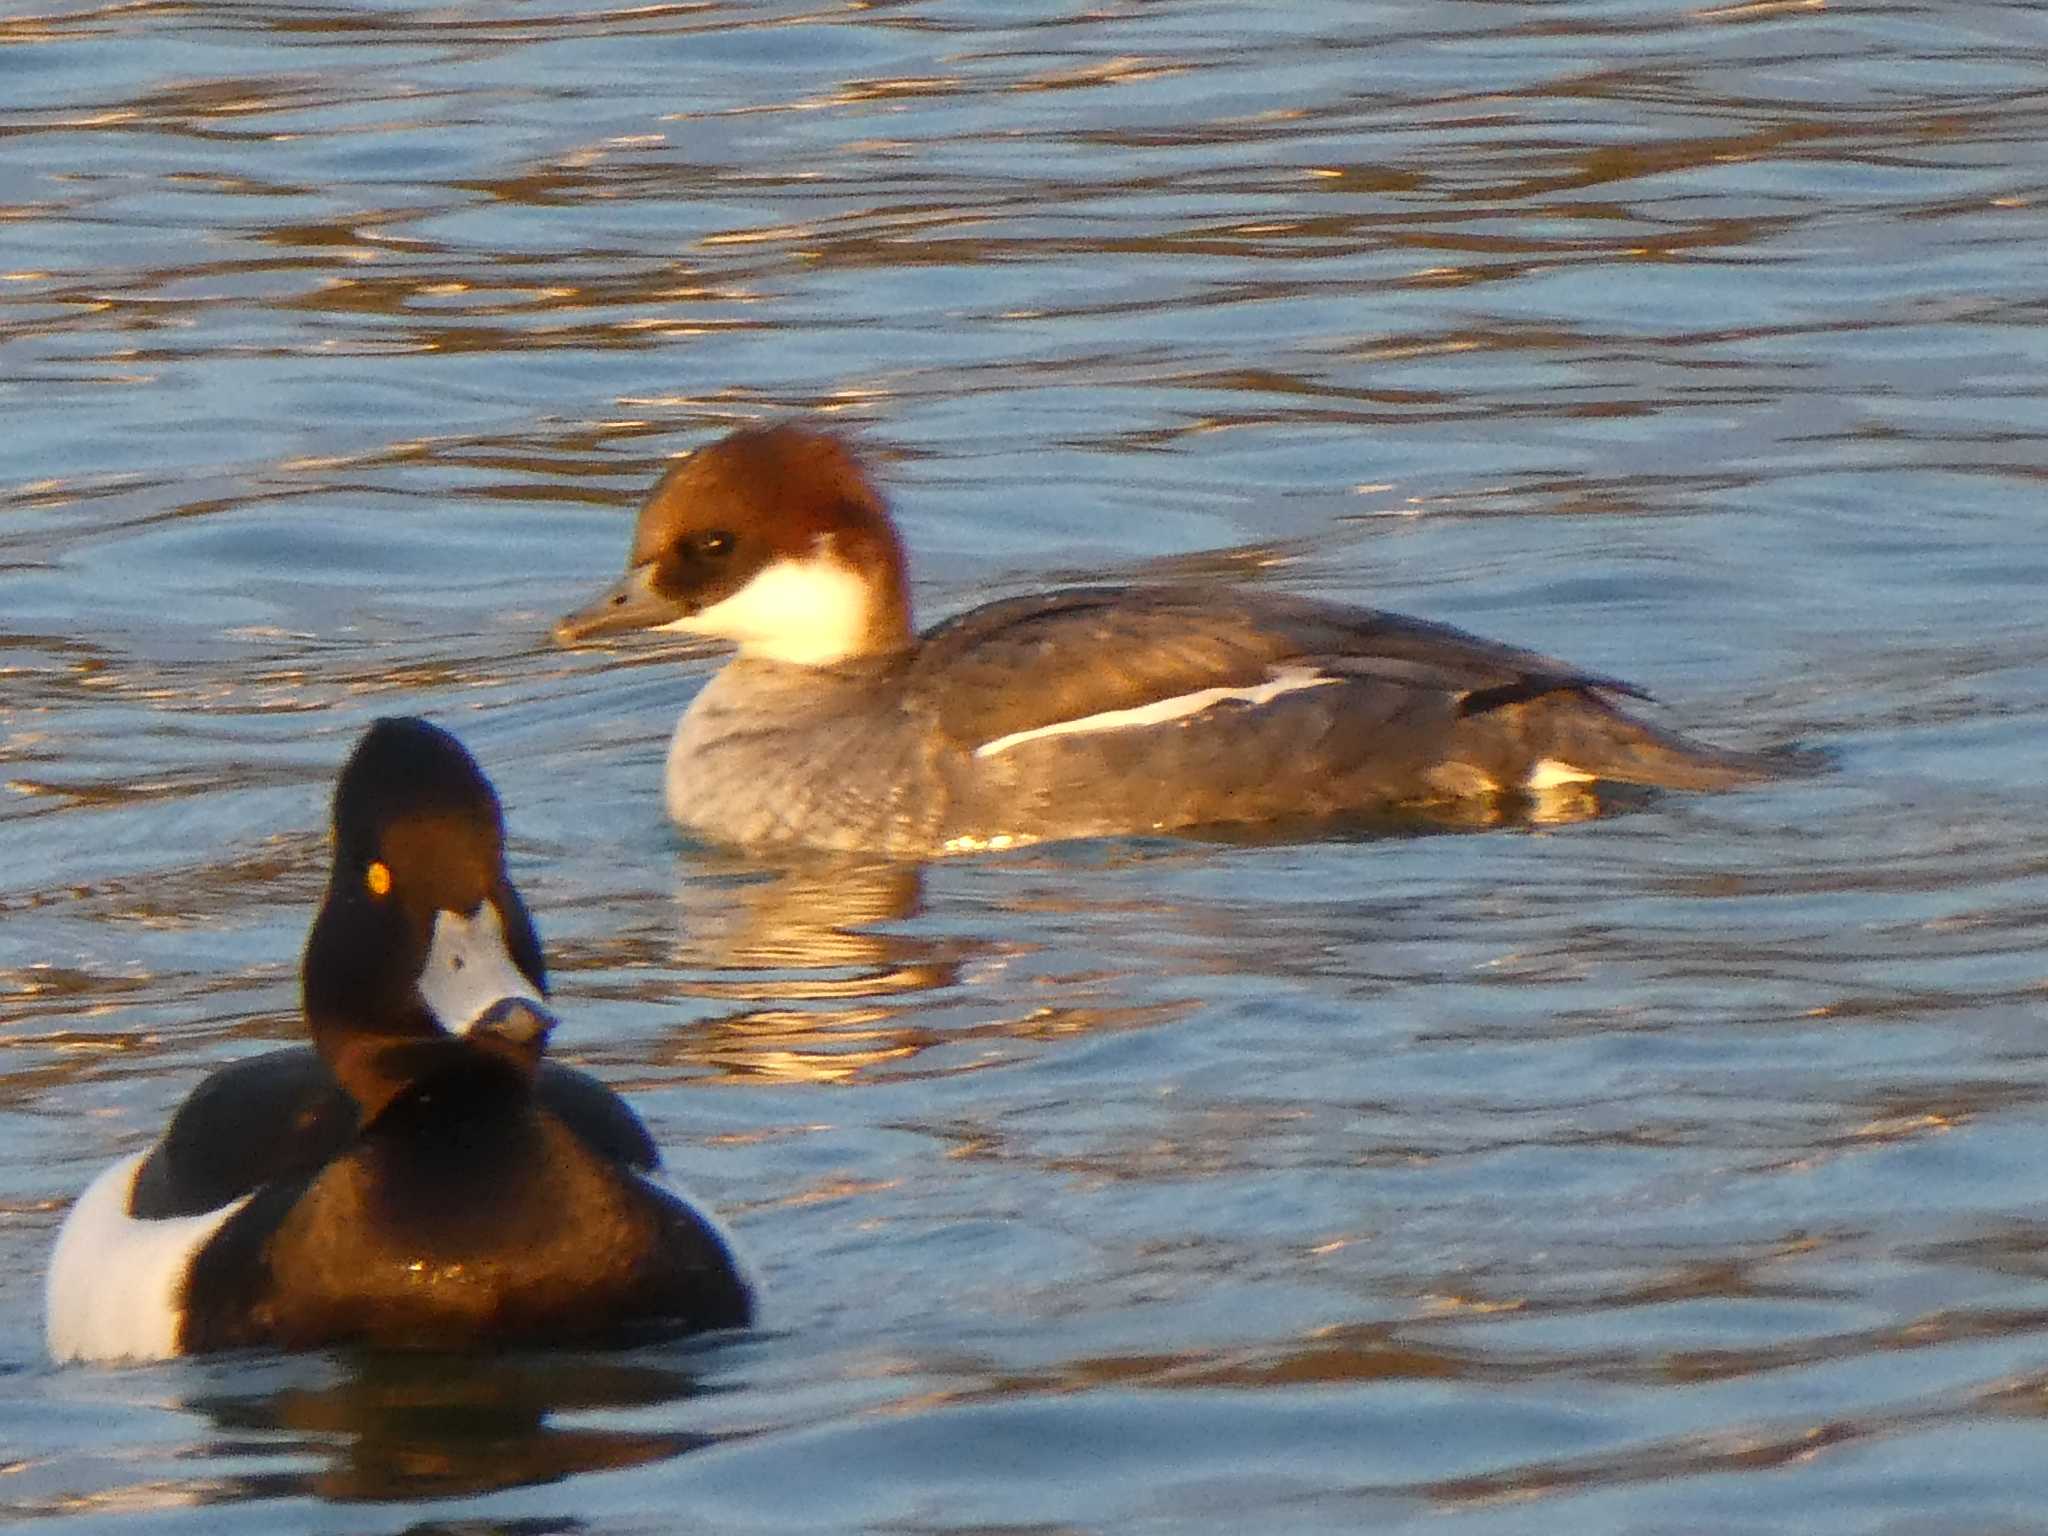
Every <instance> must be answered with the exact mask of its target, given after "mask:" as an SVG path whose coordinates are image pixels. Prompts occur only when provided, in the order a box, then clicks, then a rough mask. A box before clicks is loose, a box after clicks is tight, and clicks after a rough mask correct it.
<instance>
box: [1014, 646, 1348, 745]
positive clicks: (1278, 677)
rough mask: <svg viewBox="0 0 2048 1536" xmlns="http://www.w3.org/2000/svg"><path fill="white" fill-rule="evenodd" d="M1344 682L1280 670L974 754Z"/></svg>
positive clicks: (1058, 724) (1307, 671)
mask: <svg viewBox="0 0 2048 1536" xmlns="http://www.w3.org/2000/svg"><path fill="white" fill-rule="evenodd" d="M1342 681H1343V679H1342V678H1340V677H1327V676H1325V675H1324V674H1323V673H1321V672H1318V671H1316V670H1315V669H1314V668H1312V667H1275V668H1274V669H1273V670H1272V672H1271V674H1270V675H1269V680H1268V681H1266V682H1263V683H1254V684H1252V685H1251V686H1250V687H1247V688H1197V689H1196V690H1195V691H1194V692H1193V693H1177V694H1175V695H1173V697H1171V698H1167V699H1155V700H1153V701H1152V702H1151V703H1150V704H1140V705H1138V706H1137V707H1136V708H1134V709H1106V710H1104V711H1103V712H1102V713H1101V714H1099V715H1082V716H1080V717H1079V718H1077V719H1073V720H1058V721H1055V722H1054V723H1053V724H1051V725H1041V726H1038V727H1036V728H1035V729H1032V730H1028V731H1012V732H1011V733H1010V734H1009V735H1007V736H998V737H997V738H996V739H995V740H994V741H985V742H983V743H982V744H981V745H980V746H978V747H976V748H975V749H974V755H975V756H976V757H994V756H996V755H997V754H998V753H1002V752H1007V751H1009V750H1010V749H1011V748H1012V747H1020V746H1022V745H1023V744H1024V743H1025V742H1027V741H1038V740H1040V739H1041V738H1043V737H1047V736H1076V735H1081V734H1084V733H1088V732H1094V731H1135V730H1140V729H1142V728H1144V727H1145V726H1148V725H1164V724H1166V723H1167V722H1168V721H1171V720H1185V719H1187V718H1188V717H1189V716H1191V715H1199V714H1200V713H1202V711H1203V710H1205V709H1214V708H1215V707H1216V706H1217V705H1218V704H1229V703H1240V704H1253V705H1257V704H1270V703H1272V702H1273V700H1275V699H1277V698H1279V697H1280V696H1281V695H1282V694H1286V693H1299V692H1301V691H1302V690H1303V689H1306V688H1327V687H1329V686H1331V685H1332V684H1334V683H1340V682H1342Z"/></svg>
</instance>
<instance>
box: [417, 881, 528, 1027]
mask: <svg viewBox="0 0 2048 1536" xmlns="http://www.w3.org/2000/svg"><path fill="white" fill-rule="evenodd" d="M420 996H421V997H422V998H424V999H426V1004H427V1007H428V1009H429V1010H430V1011H431V1012H432V1013H433V1015H434V1017H435V1018H437V1019H439V1020H440V1021H441V1027H442V1028H443V1029H445V1030H447V1031H448V1032H449V1033H450V1034H456V1035H466V1034H468V1033H469V1031H470V1026H472V1025H473V1024H475V1023H476V1021H477V1020H478V1019H479V1018H481V1017H482V1016H483V1014H484V1013H485V1012H486V1011H487V1010H488V1009H490V1008H491V1007H492V1006H494V1005H495V1004H498V1003H502V1002H503V1001H504V1000H505V999H506V998H508V997H521V998H524V999H526V1001H528V1002H529V1003H537V1004H539V1005H540V1006H541V1007H543V1008H545V1007H546V1006H547V1000H546V999H545V998H543V997H542V996H541V995H540V992H539V990H538V989H537V988H536V987H535V986H534V984H533V983H532V982H530V981H528V980H527V979H526V972H524V971H522V970H520V969H519V967H518V966H517V965H515V964H514V963H513V961H512V954H511V951H509V950H507V949H506V948H505V921H504V919H503V918H501V917H499V916H498V904H497V903H496V902H493V901H487V902H485V903H484V904H483V905H482V906H480V907H478V908H477V909H476V913H475V915H474V916H471V917H464V916H463V915H462V914H461V913H459V912H449V911H446V910H443V911H440V912H436V913H435V914H434V939H433V942H432V943H431V944H429V945H428V946H427V964H426V968H425V969H424V970H423V971H421V972H420Z"/></svg>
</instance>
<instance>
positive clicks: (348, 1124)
mask: <svg viewBox="0 0 2048 1536" xmlns="http://www.w3.org/2000/svg"><path fill="white" fill-rule="evenodd" d="M534 1093H535V1096H536V1097H537V1098H538V1099H539V1101H540V1103H541V1105H542V1106H543V1107H544V1108H546V1109H549V1110H551V1111H553V1112H554V1114H555V1115H556V1116H558V1117H559V1118H560V1119H561V1121H562V1122H563V1124H565V1125H566V1126H568V1128H569V1129H570V1130H571V1131H573V1132H574V1133H575V1134H576V1136H577V1138H578V1139H579V1140H581V1141H582V1142H583V1143H584V1144H585V1145H586V1146H588V1147H589V1148H590V1149H591V1150H592V1151H594V1152H596V1153H598V1154H599V1155H600V1156H603V1157H606V1158H609V1159H610V1160H612V1161H613V1162H617V1163H622V1164H624V1165H625V1166H627V1167H629V1168H636V1169H639V1170H641V1171H643V1172H645V1171H647V1170H650V1169H652V1168H654V1167H655V1166H657V1165H658V1164H659V1163H660V1161H661V1154H660V1152H659V1151H658V1150H657V1148H656V1147H655V1145H654V1140H653V1138H652V1137H650V1136H649V1135H648V1134H647V1128H646V1127H645V1126H644V1125H642V1124H641V1123H640V1117H639V1116H638V1115H636V1114H634V1113H633V1111H632V1109H631V1107H630V1106H628V1105H627V1103H626V1102H625V1100H623V1099H621V1098H620V1097H619V1096H618V1095H617V1094H615V1093H613V1092H612V1091H611V1089H609V1088H607V1087H605V1085H604V1084H603V1083H601V1082H599V1081H598V1080H597V1079H596V1078H594V1077H592V1076H591V1075H590V1074H589V1073H587V1072H579V1071H577V1070H576V1069H575V1068H574V1067H566V1066H563V1065H561V1064H560V1063H558V1062H552V1061H549V1062H543V1063H542V1064H541V1069H540V1075H539V1077H538V1079H537V1080H536V1081H535V1084H534ZM356 1131H357V1116H356V1106H355V1102H354V1101H353V1100H352V1099H350V1098H349V1096H348V1095H347V1094H346V1093H345V1092H343V1090H342V1087H341V1085H340V1084H339V1083H337V1082H336V1081H335V1080H334V1074H333V1073H331V1072H329V1071H328V1070H327V1066H326V1063H324V1062H322V1061H321V1060H320V1057H319V1055H318V1054H317V1053H315V1052H314V1051H312V1050H309V1049H307V1048H306V1047H304V1046H294V1047H291V1048H290V1049H287V1050H282V1051H270V1052H266V1053H265V1054H264V1055H261V1056H252V1057H250V1058H249V1059H248V1060H246V1061H238V1062H235V1063H233V1064H231V1065H229V1066H225V1067H222V1068H221V1069H220V1070H219V1071H218V1072H215V1073H213V1074H212V1075H211V1076H210V1077H208V1078H207V1079H206V1080H205V1081H203V1082H202V1083H200V1085H199V1086H198V1087H197V1088H195V1089H193V1090H192V1094H191V1096H190V1097H189V1098H187V1099H186V1100H185V1102H184V1103H183V1104H182V1105H180V1106H179V1107H178V1112H177V1113H176V1114H175V1115H173V1116H172V1117H171V1124H170V1128H169V1129H168V1130H166V1131H165V1132H164V1137H163V1140H162V1141H160V1142H158V1143H157V1145H156V1148H155V1150H154V1151H152V1152H151V1153H150V1155H149V1157H148V1159H147V1160H146V1161H145V1162H144V1163H143V1165H142V1167H141V1169H140V1170H138V1171H137V1173H136V1175H135V1185H134V1190H133V1193H132V1194H131V1195H130V1197H129V1209H128V1214H129V1215H130V1216H133V1217H135V1218H137V1219H139V1220H152V1221H154V1220H161V1219H164V1218H167V1217H174V1216H198V1215H202V1214H204V1213H205V1212H208V1211H215V1210H219V1209H220V1208H221V1207H222V1206H224V1205H226V1204H228V1203H229V1202H230V1201H233V1200H238V1199H240V1198H241V1197H242V1196H243V1195H246V1194H248V1193H250V1192H251V1191H252V1190H256V1189H260V1188H261V1187H262V1186H264V1185H265V1184H271V1183H275V1182H278V1181H280V1180H287V1179H294V1178H304V1177H307V1176H309V1175H311V1174H312V1173H314V1172H316V1171H317V1170H318V1169H320V1168H321V1167H323V1166H324V1165H325V1164H327V1163H328V1162H330V1161H331V1160H332V1159H334V1158H335V1157H338V1156H339V1155H340V1154H341V1153H342V1152H343V1151H345V1150H346V1149H347V1148H348V1146H349V1144H350V1143H351V1142H353V1141H354V1140H355V1138H356Z"/></svg>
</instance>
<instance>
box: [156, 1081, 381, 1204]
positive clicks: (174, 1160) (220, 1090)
mask: <svg viewBox="0 0 2048 1536" xmlns="http://www.w3.org/2000/svg"><path fill="white" fill-rule="evenodd" d="M355 1134H356V1107H355V1104H354V1102H353V1101H352V1100H351V1099H350V1098H349V1096H348V1095H347V1094H345V1093H343V1092H342V1090H341V1086H340V1084H338V1083H336V1082H335V1080H334V1075H333V1074H332V1073H331V1072H329V1071H328V1070H327V1068H326V1066H325V1064H324V1063H322V1061H321V1060H320V1058H319V1056H318V1055H316V1054H315V1053H314V1052H313V1051H311V1050H309V1049H307V1048H305V1047H304V1046H297V1047H293V1048H291V1049H289V1050H282V1051H270V1052H268V1053H266V1054H264V1055H262V1056H252V1057H250V1058H249V1059H248V1060H246V1061H238V1062H235V1063H233V1064H231V1065H229V1066H225V1067H222V1068H221V1069H220V1070H219V1071H218V1072H215V1073H214V1074H213V1075H212V1076H210V1077H208V1078H207V1079H206V1080H205V1081H204V1082H202V1083H200V1085H199V1086H198V1087H197V1088H195V1089H193V1090H192V1094H191V1096H190V1097H189V1098H187V1099H186V1100H185V1102H184V1103H183V1104H181V1105H179V1106H178V1112H177V1113H176V1114H175V1115H173V1116H172V1117H171V1124H170V1128H169V1129H168V1130H166V1131H165V1132H164V1137H163V1140H162V1141H160V1142H158V1143H157V1145H156V1149H155V1150H154V1151H153V1152H151V1153H150V1154H149V1157H148V1159H147V1160H146V1161H145V1162H144V1163H143V1165H142V1167H141V1169H140V1170H139V1171H138V1172H137V1173H136V1175H135V1186H134V1191H133V1193H132V1194H131V1195H130V1196H129V1201H128V1214H129V1215H130V1216H133V1217H136V1218H137V1219H139V1220H148V1221H157V1220H163V1219H166V1218H169V1217H175V1216H199V1215H203V1214H205V1213H206V1212H208V1211H216V1210H219V1209H220V1208H221V1207H222V1206H224V1205H226V1204H228V1203H229V1202H230V1201H233V1200H238V1199H240V1198H241V1197H242V1196H243V1195H246V1194H248V1193H249V1192H250V1191H252V1190H255V1189H258V1188H260V1187H261V1186H263V1185H265V1184H268V1183H271V1182H272V1181H274V1180H278V1179H285V1178H292V1177H303V1176H305V1175H307V1174H310V1173H312V1172H313V1171H314V1170H315V1169H317V1168H319V1167H320V1166H321V1165H322V1164H324V1163H326V1162H327V1161H328V1160H329V1159H330V1158H332V1157H334V1156H335V1155H336V1154H337V1153H339V1152H340V1151H341V1150H342V1149H343V1148H344V1147H346V1146H347V1145H348V1144H349V1143H350V1142H351V1141H353V1140H354V1139H355Z"/></svg>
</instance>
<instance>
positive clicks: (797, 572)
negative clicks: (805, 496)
mask: <svg viewBox="0 0 2048 1536" xmlns="http://www.w3.org/2000/svg"><path fill="white" fill-rule="evenodd" d="M818 543H819V549H818V552H817V553H816V554H815V555H811V556H809V557H808V558H806V559H802V560H777V561H774V562H772V563H771V564H768V565H764V566H762V567H761V569H760V571H759V572H758V573H757V574H756V575H755V577H754V579H753V580H752V581H750V582H748V583H747V584H746V585H745V586H744V587H741V588H740V589H739V591H737V592H735V593H733V595H732V596H731V597H728V598H726V599H725V600H723V601H722V602H716V603H713V604H712V605H711V606H710V607H709V608H706V609H704V610H703V611H702V612H699V613H693V614H690V615H688V616H686V617H684V618H680V619H674V620H671V621H670V622H669V623H667V624H663V625H660V626H658V627H659V628H660V629H662V630H664V631H667V632H668V633H671V634H681V635H711V636H713V637H715V638H717V639H720V640H730V641H732V642H733V644H735V645H737V646H738V647H739V648H740V654H741V655H742V656H749V657H753V658H754V659H756V660H759V661H786V662H790V663H792V664H793V665H795V666H799V667H823V666H830V665H831V664H832V663H833V662H837V661H844V660H846V659H847V658H848V657H849V656H857V655H859V654H860V653H861V652H862V651H863V650H864V649H865V648H866V641H867V634H868V618H869V612H870V604H871V602H872V598H871V596H870V594H869V592H868V584H867V582H866V581H865V580H863V579H862V578H861V576H860V574H859V573H858V572H857V571H855V570H853V569H852V568H851V567H849V566H847V565H846V564H845V563H844V562H842V561H840V560H838V559H835V558H834V557H833V556H832V555H830V554H828V553H826V551H825V548H824V543H825V541H824V540H823V539H822V538H821V539H820V540H819V541H818Z"/></svg>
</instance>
